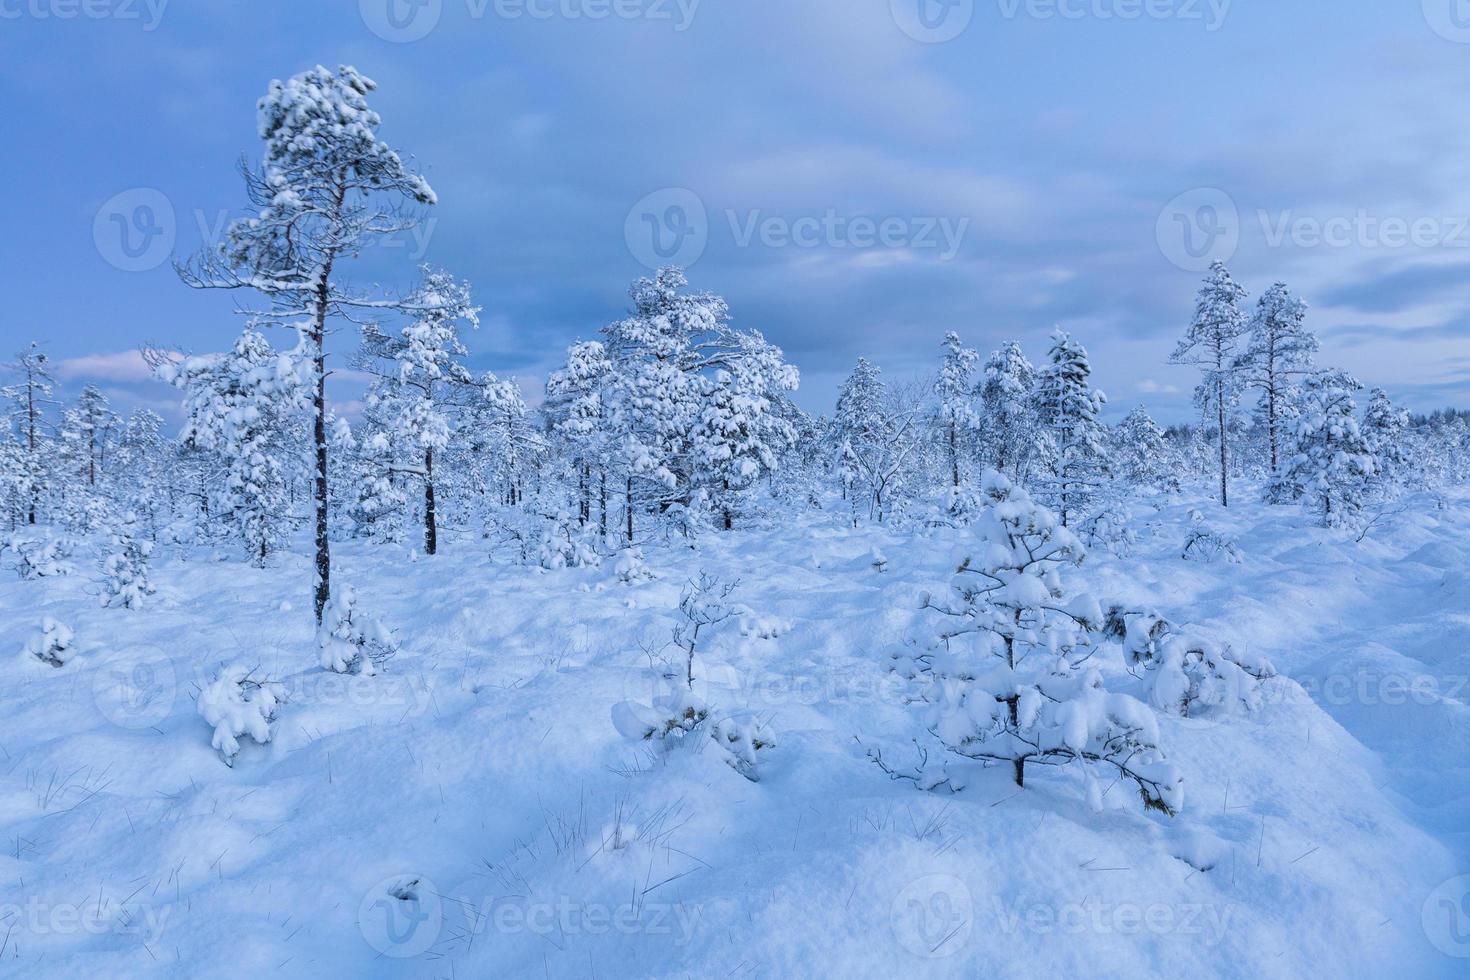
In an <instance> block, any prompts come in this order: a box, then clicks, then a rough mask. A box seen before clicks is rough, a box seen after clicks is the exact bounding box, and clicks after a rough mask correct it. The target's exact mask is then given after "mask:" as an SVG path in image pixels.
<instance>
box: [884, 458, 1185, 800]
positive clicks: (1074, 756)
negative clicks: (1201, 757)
mask: <svg viewBox="0 0 1470 980" xmlns="http://www.w3.org/2000/svg"><path fill="white" fill-rule="evenodd" d="M983 492H984V494H985V498H986V502H987V504H988V507H987V509H986V511H985V513H984V514H983V515H982V517H981V518H980V519H979V520H978V521H977V522H976V523H975V525H974V531H975V540H974V542H973V543H972V544H971V545H970V546H967V547H964V548H962V549H961V550H960V552H959V554H957V556H956V561H955V568H956V573H955V576H954V578H953V579H952V581H951V583H950V597H949V599H948V600H947V601H946V602H942V603H936V602H935V601H934V600H933V599H932V598H930V599H927V600H926V602H925V606H926V607H927V608H929V609H931V610H933V611H935V612H936V613H938V614H940V615H941V616H943V617H944V619H943V621H942V624H941V625H940V627H939V629H938V631H937V635H936V637H935V640H936V642H935V646H934V651H933V653H932V655H931V656H930V657H929V658H928V660H927V667H926V668H925V673H927V679H928V681H929V683H928V685H927V687H926V688H925V690H924V693H923V701H924V702H925V705H926V710H925V716H924V727H925V728H926V729H927V730H928V731H929V733H930V734H932V735H934V736H935V737H936V738H937V739H938V740H939V742H940V744H941V745H942V746H943V747H944V748H945V749H946V750H948V751H949V752H951V753H953V754H955V755H958V756H961V757H964V758H967V759H973V760H978V761H981V762H984V763H1000V764H1005V765H1008V766H1010V767H1011V770H1012V774H1013V777H1014V779H1015V782H1016V784H1017V785H1018V786H1024V785H1025V776H1026V771H1027V766H1028V764H1030V765H1032V766H1035V765H1067V764H1073V763H1075V764H1077V768H1078V769H1080V770H1081V772H1082V774H1083V778H1084V781H1085V782H1086V784H1087V791H1088V797H1089V800H1090V802H1092V803H1093V804H1094V806H1098V807H1100V806H1101V790H1100V788H1099V785H1100V783H1106V782H1112V781H1115V780H1117V779H1126V780H1128V781H1130V782H1132V783H1133V784H1134V786H1135V787H1136V789H1137V790H1138V793H1139V796H1140V798H1141V799H1142V801H1143V804H1144V806H1145V807H1147V808H1149V809H1153V810H1159V811H1161V812H1163V813H1167V814H1171V815H1172V814H1174V813H1176V812H1177V811H1178V810H1179V808H1180V807H1181V806H1182V805H1183V784H1182V779H1181V777H1180V775H1179V773H1178V771H1177V770H1176V769H1175V767H1174V766H1173V765H1171V764H1170V763H1169V762H1167V761H1166V760H1165V758H1164V754H1163V752H1162V750H1161V749H1160V747H1159V733H1158V722H1157V718H1156V716H1155V714H1154V711H1153V709H1151V708H1150V707H1149V706H1148V705H1146V704H1144V703H1143V702H1142V701H1139V700H1138V699H1136V698H1133V697H1130V696H1128V695H1126V694H1122V693H1115V692H1112V691H1109V690H1108V689H1107V688H1106V686H1105V685H1104V683H1103V679H1102V675H1101V673H1100V671H1099V670H1098V668H1097V666H1095V665H1094V664H1092V663H1090V662H1089V661H1090V658H1091V655H1092V654H1093V653H1094V652H1095V650H1094V649H1093V648H1092V641H1093V637H1092V634H1093V633H1094V632H1096V631H1097V630H1099V629H1101V628H1102V626H1103V615H1102V610H1101V609H1100V608H1099V607H1098V604H1097V602H1096V600H1094V599H1092V598H1091V597H1090V596H1086V595H1081V594H1070V593H1069V592H1068V591H1067V589H1066V588H1065V587H1064V585H1063V580H1062V571H1063V569H1064V567H1065V566H1068V565H1077V564H1080V563H1081V562H1082V560H1083V557H1084V555H1085V554H1086V551H1085V548H1084V547H1083V545H1082V542H1081V541H1080V540H1079V539H1078V538H1077V536H1076V535H1075V534H1073V533H1072V532H1071V531H1070V530H1068V529H1067V528H1065V527H1063V526H1062V524H1061V522H1060V520H1059V519H1058V518H1057V515H1056V514H1054V513H1053V512H1051V511H1050V510H1048V509H1046V508H1045V507H1042V506H1040V505H1039V504H1036V503H1035V502H1033V501H1032V499H1031V497H1030V496H1029V495H1028V494H1027V493H1026V492H1025V491H1024V490H1021V489H1020V488H1018V487H1015V486H1013V485H1012V484H1011V482H1010V481H1009V480H1008V479H1007V478H1006V477H1004V476H1002V475H1001V474H999V473H996V472H994V471H990V472H988V473H986V474H985V477H984V482H983ZM920 662H921V663H922V661H920ZM921 751H922V747H921ZM870 754H871V753H870ZM871 755H873V758H874V761H875V762H876V763H878V764H879V765H880V766H882V767H883V768H884V770H885V771H886V772H888V773H889V775H890V776H892V777H894V778H909V779H913V780H914V781H915V782H916V783H918V784H919V785H920V786H923V787H927V788H935V787H937V786H939V785H949V787H950V788H951V789H958V788H959V787H958V786H957V785H956V784H955V783H954V782H953V781H952V780H950V779H948V777H947V776H941V777H940V778H938V779H935V778H931V777H932V775H933V774H931V773H926V772H924V771H917V770H916V771H907V772H905V771H897V770H894V769H892V768H890V767H888V766H887V765H886V764H885V763H884V762H883V761H882V759H881V756H879V755H876V754H871ZM925 757H926V758H927V756H925ZM1099 774H1100V775H1101V779H1099Z"/></svg>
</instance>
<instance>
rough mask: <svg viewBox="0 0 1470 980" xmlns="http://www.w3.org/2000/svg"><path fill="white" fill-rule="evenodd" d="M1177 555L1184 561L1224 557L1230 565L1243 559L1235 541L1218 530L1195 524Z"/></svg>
mask: <svg viewBox="0 0 1470 980" xmlns="http://www.w3.org/2000/svg"><path fill="white" fill-rule="evenodd" d="M1179 557H1181V558H1183V559H1184V560H1185V561H1203V562H1212V561H1219V560H1220V559H1222V558H1223V559H1224V560H1225V561H1228V562H1229V563H1230V564H1232V565H1239V564H1240V563H1241V562H1242V561H1244V560H1245V556H1244V555H1242V554H1241V552H1240V549H1239V548H1238V547H1236V545H1235V542H1234V541H1232V540H1231V539H1229V538H1227V537H1226V536H1225V535H1223V534H1221V533H1220V532H1218V531H1214V530H1211V529H1210V528H1208V527H1205V526H1204V525H1202V524H1201V525H1197V526H1196V527H1194V528H1192V529H1191V530H1190V532H1189V535H1188V537H1186V538H1185V539H1184V548H1183V550H1182V551H1181V553H1180V555H1179Z"/></svg>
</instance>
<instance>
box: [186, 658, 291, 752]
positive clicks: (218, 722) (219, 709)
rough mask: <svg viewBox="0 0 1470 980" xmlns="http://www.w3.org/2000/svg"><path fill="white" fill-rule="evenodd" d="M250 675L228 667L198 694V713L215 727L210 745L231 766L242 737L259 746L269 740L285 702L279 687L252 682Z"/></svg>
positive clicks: (237, 666) (245, 670)
mask: <svg viewBox="0 0 1470 980" xmlns="http://www.w3.org/2000/svg"><path fill="white" fill-rule="evenodd" d="M250 674H251V670H250V668H248V667H245V666H243V665H241V664H231V665H230V666H228V667H225V668H224V669H223V670H221V671H220V674H219V676H218V677H217V678H216V679H215V680H214V681H213V682H212V683H211V684H210V685H209V686H208V687H206V688H205V689H204V690H202V691H200V692H199V700H198V708H199V714H200V715H201V716H202V717H203V718H204V720H205V721H206V722H207V723H208V724H210V725H211V726H213V727H214V740H213V745H214V747H215V749H216V750H218V751H219V754H220V758H221V759H223V760H224V763H225V765H227V766H230V767H233V766H234V765H235V756H237V755H239V753H240V739H241V738H242V737H244V736H249V737H250V738H252V739H254V740H255V741H256V742H257V743H259V744H260V745H265V744H266V743H267V742H269V741H270V740H271V722H272V721H274V720H275V717H276V708H277V707H279V706H280V705H281V704H283V703H285V692H284V691H282V690H281V688H280V686H279V685H277V684H272V683H270V682H267V681H256V680H253V679H251V677H250Z"/></svg>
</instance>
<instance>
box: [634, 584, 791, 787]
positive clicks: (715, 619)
mask: <svg viewBox="0 0 1470 980" xmlns="http://www.w3.org/2000/svg"><path fill="white" fill-rule="evenodd" d="M736 585H737V583H734V582H728V583H727V582H721V581H720V580H719V579H716V578H714V577H712V576H710V575H707V574H703V573H701V574H700V576H699V578H698V579H696V580H695V581H693V582H691V583H689V585H688V587H687V588H685V590H684V593H683V595H682V596H681V597H680V599H679V614H680V621H679V622H678V623H677V624H676V625H675V626H674V630H673V640H672V642H671V643H670V644H669V646H670V647H672V648H673V649H674V650H675V651H677V653H676V656H675V659H664V660H663V661H662V665H663V668H664V669H663V670H662V673H663V675H664V679H665V680H666V681H669V682H670V683H671V686H672V690H671V692H670V693H669V694H667V695H664V696H662V697H656V698H654V699H653V703H652V704H640V703H637V702H633V701H623V702H621V703H619V704H615V705H613V709H612V720H613V726H614V727H615V728H617V730H618V732H619V733H620V734H622V735H623V737H625V738H631V739H636V740H639V741H645V742H648V741H660V742H664V743H665V744H670V741H669V740H670V739H674V740H682V739H683V738H685V737H686V736H688V735H692V734H694V733H696V732H698V731H701V730H707V731H708V733H709V736H710V738H711V739H712V740H713V741H714V743H715V744H716V745H718V746H719V747H720V749H721V754H722V755H723V757H724V759H725V762H726V763H728V764H729V765H730V766H731V768H733V769H734V770H735V771H736V772H738V773H740V774H741V775H742V776H744V777H745V778H746V779H749V780H750V781H751V782H757V781H759V779H760V772H759V770H758V763H759V753H760V752H761V751H762V750H764V749H767V748H770V747H771V746H773V745H775V739H774V738H773V737H772V736H771V734H770V733H769V732H768V731H767V730H766V728H765V726H764V725H763V724H762V723H761V722H760V721H759V720H757V719H754V718H750V717H743V716H741V717H737V716H736V715H733V714H730V713H722V712H718V711H716V710H715V709H713V708H711V707H710V705H708V704H706V703H705V702H704V700H703V699H702V698H700V697H699V695H697V694H695V693H694V657H695V653H696V651H697V650H698V647H699V641H700V637H701V633H702V631H704V630H706V629H708V628H710V627H713V626H717V625H719V624H720V623H723V622H725V621H726V620H728V619H730V618H731V617H734V616H748V615H750V610H749V609H748V608H747V607H745V606H741V605H738V604H735V603H731V602H730V595H731V593H732V592H734V591H735V587H736ZM706 635H707V634H706ZM645 652H647V653H648V655H649V659H650V660H651V661H653V662H654V663H655V669H659V667H658V664H659V663H660V660H659V657H658V655H657V654H656V653H655V652H653V651H647V650H646V651H645ZM706 723H708V727H707V729H706Z"/></svg>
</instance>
